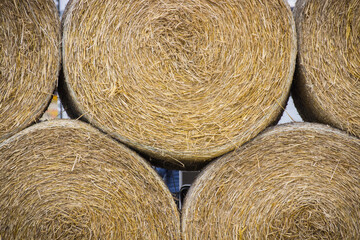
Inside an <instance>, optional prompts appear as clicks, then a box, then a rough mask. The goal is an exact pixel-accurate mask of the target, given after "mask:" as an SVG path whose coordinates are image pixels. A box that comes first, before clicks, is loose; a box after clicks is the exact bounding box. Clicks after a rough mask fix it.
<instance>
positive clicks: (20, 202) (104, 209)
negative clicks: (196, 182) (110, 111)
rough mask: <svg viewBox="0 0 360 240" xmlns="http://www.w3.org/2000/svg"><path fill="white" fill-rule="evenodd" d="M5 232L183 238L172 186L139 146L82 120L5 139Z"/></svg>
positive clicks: (1, 158) (0, 198)
mask: <svg viewBox="0 0 360 240" xmlns="http://www.w3.org/2000/svg"><path fill="white" fill-rule="evenodd" d="M0 186H1V188H0V239H149V240H153V239H161V240H163V239H180V217H179V213H178V210H177V207H176V205H175V202H174V200H173V198H172V195H171V193H170V191H169V190H168V189H167V188H166V186H165V184H164V182H163V181H162V180H161V178H160V177H159V176H158V175H157V173H156V172H155V170H154V169H152V167H151V166H150V165H149V164H148V163H146V162H145V161H144V160H143V159H142V158H140V157H139V156H138V155H137V154H136V153H134V152H133V151H131V150H129V149H128V148H126V147H124V146H123V145H121V144H119V143H118V142H116V141H115V140H113V139H111V138H110V137H108V136H106V135H105V134H103V133H101V132H99V131H98V130H96V129H94V128H93V127H91V126H90V125H88V124H86V123H83V122H80V121H75V120H57V121H56V120H55V121H49V122H42V123H39V124H35V125H34V126H31V127H29V128H27V129H25V130H23V131H21V132H20V133H18V134H16V135H14V136H13V137H11V138H9V139H7V140H5V141H4V142H3V143H2V144H1V145H0Z"/></svg>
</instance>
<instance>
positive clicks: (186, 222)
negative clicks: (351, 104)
mask: <svg viewBox="0 0 360 240" xmlns="http://www.w3.org/2000/svg"><path fill="white" fill-rule="evenodd" d="M182 212H183V215H182V234H183V240H188V239H233V240H235V239H358V238H359V236H360V140H359V139H358V138H356V137H353V136H350V135H348V134H346V133H345V132H342V131H339V130H337V129H334V128H330V127H328V126H325V125H320V124H311V123H297V124H288V125H282V126H281V125H278V126H276V127H273V128H269V129H267V130H265V132H263V133H262V134H260V135H259V136H257V137H256V138H255V139H254V140H252V141H250V142H249V143H247V144H245V145H244V146H242V147H241V148H239V149H238V150H236V151H235V152H232V153H229V154H228V155H225V156H223V157H221V158H220V159H218V160H217V161H215V162H213V163H212V164H211V165H210V166H208V167H207V168H206V169H205V170H204V171H203V172H202V173H201V176H200V177H199V178H198V179H197V180H196V181H195V183H194V184H193V185H192V187H191V189H190V191H189V192H188V194H187V198H186V200H185V205H184V208H183V209H182Z"/></svg>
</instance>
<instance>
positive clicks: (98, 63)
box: [59, 0, 296, 169]
mask: <svg viewBox="0 0 360 240" xmlns="http://www.w3.org/2000/svg"><path fill="white" fill-rule="evenodd" d="M295 55H296V38H295V28H294V22H293V17H292V14H291V11H290V8H289V6H288V4H287V3H286V1H282V0H281V1H279V0H268V1H239V0H226V1H221V2H216V1H204V0H195V1H185V0H181V1H178V0H177V1H174V0H165V1H149V0H136V1H130V2H129V1H106V2H103V1H97V0H73V1H71V2H70V3H69V4H68V6H67V9H66V12H65V14H64V16H63V65H64V74H65V78H64V80H63V81H61V82H60V86H59V92H60V96H61V99H62V101H63V103H64V105H65V107H66V109H67V112H68V113H69V114H70V115H71V116H72V117H74V118H77V117H81V119H82V120H84V121H87V122H89V123H91V124H93V125H94V126H96V127H97V128H99V129H101V130H103V131H105V132H107V133H109V134H110V135H111V136H113V137H115V138H116V139H118V140H120V141H121V142H123V143H126V144H127V145H128V146H131V147H132V148H135V149H137V150H140V151H142V152H143V153H146V154H148V155H150V156H152V157H155V158H156V159H158V162H157V164H162V163H163V162H166V164H167V165H168V166H169V165H171V167H176V168H185V169H196V168H199V167H201V166H203V165H204V164H205V163H207V162H208V161H209V160H210V159H212V158H214V157H217V156H219V155H221V154H224V153H226V152H228V151H230V150H232V149H234V148H235V147H236V146H238V145H241V144H243V143H244V142H246V141H248V140H249V139H251V138H253V137H255V136H256V135H257V134H258V133H259V132H260V131H262V130H264V129H265V128H266V127H267V126H269V125H270V124H272V123H274V122H276V121H277V119H278V118H279V116H280V114H281V112H282V110H283V109H284V107H285V104H286V101H287V98H288V95H289V88H290V85H291V81H292V76H293V71H294V65H295Z"/></svg>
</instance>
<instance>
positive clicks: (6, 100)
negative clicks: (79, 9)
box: [0, 0, 61, 142]
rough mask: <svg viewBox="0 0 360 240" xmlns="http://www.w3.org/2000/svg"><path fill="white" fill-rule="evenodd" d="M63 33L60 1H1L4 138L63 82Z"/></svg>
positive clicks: (0, 130)
mask: <svg viewBox="0 0 360 240" xmlns="http://www.w3.org/2000/svg"><path fill="white" fill-rule="evenodd" d="M60 37H61V36H60V20H59V15H58V12H57V9H56V6H55V3H54V1H52V0H37V1H32V0H22V1H19V0H2V1H1V2H0V142H2V141H3V140H4V139H6V138H8V137H10V136H12V135H14V134H15V133H17V132H19V131H21V130H22V129H24V128H25V127H27V126H29V125H30V124H32V123H33V122H35V121H37V120H39V118H40V117H41V115H42V114H43V113H44V111H45V110H46V108H47V106H48V104H49V103H50V101H51V98H52V94H53V92H54V90H55V86H56V84H57V78H58V72H59V67H60Z"/></svg>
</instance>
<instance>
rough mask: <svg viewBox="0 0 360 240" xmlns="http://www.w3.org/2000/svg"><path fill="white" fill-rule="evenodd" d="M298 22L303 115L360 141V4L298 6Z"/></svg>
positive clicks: (297, 97) (297, 93) (298, 96)
mask: <svg viewBox="0 0 360 240" xmlns="http://www.w3.org/2000/svg"><path fill="white" fill-rule="evenodd" d="M295 20H296V25H297V32H298V49H299V61H298V67H297V74H296V78H295V80H294V87H293V91H292V93H293V96H294V102H295V105H296V106H297V109H298V111H299V113H300V114H301V116H302V117H303V119H305V120H307V121H315V122H321V123H326V124H330V125H332V126H334V127H337V128H340V129H343V130H346V131H347V132H349V133H351V134H353V135H355V136H357V137H360V48H359V46H360V1H359V0H349V1H337V0H326V1H320V0H298V1H297V2H296V6H295Z"/></svg>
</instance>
